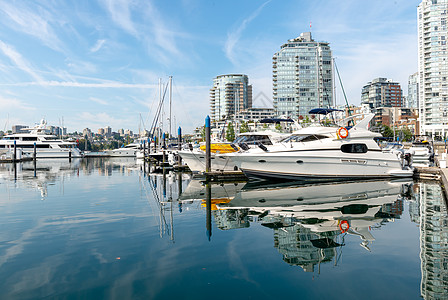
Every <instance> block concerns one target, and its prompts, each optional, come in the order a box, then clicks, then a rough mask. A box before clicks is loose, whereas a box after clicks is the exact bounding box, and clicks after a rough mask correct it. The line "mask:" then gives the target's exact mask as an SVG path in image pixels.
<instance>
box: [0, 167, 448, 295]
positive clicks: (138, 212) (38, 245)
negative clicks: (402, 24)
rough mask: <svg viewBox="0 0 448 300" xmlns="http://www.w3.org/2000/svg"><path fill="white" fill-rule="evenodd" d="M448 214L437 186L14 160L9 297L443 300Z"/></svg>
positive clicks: (5, 270)
mask: <svg viewBox="0 0 448 300" xmlns="http://www.w3.org/2000/svg"><path fill="white" fill-rule="evenodd" d="M180 191H181V192H182V193H179V192H180ZM209 193H210V198H211V201H210V202H211V205H210V206H209V207H210V208H211V210H207V208H206V206H207V205H206V203H207V201H206V198H207V195H208V194H209ZM447 217H448V216H447V209H446V205H445V200H444V198H443V196H442V190H441V187H440V185H438V184H437V183H413V182H408V181H403V182H390V181H371V182H363V183H359V182H348V183H339V184H320V185H305V186H303V185H302V186H300V185H264V186H260V185H254V184H248V185H245V184H244V183H239V184H238V183H235V184H233V183H232V184H225V185H211V186H203V185H201V184H200V182H198V181H196V180H191V178H190V177H189V176H188V175H185V174H180V175H179V174H173V173H168V174H165V176H163V175H162V174H157V175H156V174H154V175H149V176H148V175H146V174H145V173H144V172H143V171H142V165H140V164H137V163H136V162H135V160H132V159H131V160H122V159H109V160H107V159H89V160H84V161H76V160H75V161H72V162H71V163H69V162H68V161H66V160H60V161H59V160H49V161H44V160H42V161H39V162H38V163H37V166H36V169H35V168H34V165H33V163H29V164H19V165H18V166H17V168H16V169H14V168H13V166H12V165H11V164H5V165H0V220H1V229H2V230H1V231H0V278H2V280H1V281H0V299H40V298H48V299H52V298H57V299H61V298H62V299H176V298H178V299H280V298H283V297H284V298H289V299H291V298H294V299H419V298H421V297H423V298H425V299H443V298H446V297H447V295H448V279H447V278H448V267H447V264H448V245H447V243H448V218H447Z"/></svg>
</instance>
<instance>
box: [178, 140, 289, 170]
mask: <svg viewBox="0 0 448 300" xmlns="http://www.w3.org/2000/svg"><path fill="white" fill-rule="evenodd" d="M287 135H289V134H285V133H278V132H275V131H258V132H245V133H241V134H239V135H238V137H237V138H236V139H235V141H234V142H233V143H232V144H231V143H213V144H212V145H211V171H234V170H235V169H236V165H235V164H234V163H232V161H231V160H230V159H229V157H228V156H225V155H222V154H225V153H231V152H235V151H239V149H241V148H242V149H249V148H250V147H256V146H257V145H259V144H262V145H273V144H275V143H277V142H278V141H280V140H281V139H283V138H285V137H286V136H287ZM178 154H179V155H180V157H181V158H182V160H183V161H184V162H185V163H186V164H187V166H188V167H189V168H190V170H191V171H192V172H193V173H201V172H205V146H201V147H200V148H196V149H194V148H192V149H191V150H182V151H179V152H178Z"/></svg>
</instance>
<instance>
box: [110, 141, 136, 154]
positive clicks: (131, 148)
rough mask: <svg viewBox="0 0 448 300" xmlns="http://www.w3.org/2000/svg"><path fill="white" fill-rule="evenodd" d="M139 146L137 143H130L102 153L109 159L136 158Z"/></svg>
mask: <svg viewBox="0 0 448 300" xmlns="http://www.w3.org/2000/svg"><path fill="white" fill-rule="evenodd" d="M139 147H140V145H139V144H137V143H131V144H129V145H126V146H123V147H121V148H117V149H112V150H107V151H104V152H105V155H107V156H110V157H136V156H137V152H138V151H139V149H140V148H139Z"/></svg>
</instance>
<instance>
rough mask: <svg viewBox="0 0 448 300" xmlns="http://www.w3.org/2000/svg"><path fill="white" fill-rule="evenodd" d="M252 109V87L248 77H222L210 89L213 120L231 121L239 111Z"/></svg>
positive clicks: (215, 80) (232, 75)
mask: <svg viewBox="0 0 448 300" xmlns="http://www.w3.org/2000/svg"><path fill="white" fill-rule="evenodd" d="M251 107H252V85H249V78H248V77H247V75H241V74H229V75H220V76H218V77H216V78H215V79H214V80H213V87H212V88H211V89H210V110H211V116H210V118H211V120H212V121H219V120H225V119H231V118H233V117H234V116H235V115H236V114H238V112H239V111H242V110H244V109H247V108H251Z"/></svg>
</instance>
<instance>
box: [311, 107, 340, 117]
mask: <svg viewBox="0 0 448 300" xmlns="http://www.w3.org/2000/svg"><path fill="white" fill-rule="evenodd" d="M334 111H342V110H340V109H336V108H313V109H312V110H310V111H309V112H308V113H309V114H317V115H328V114H329V113H331V112H334Z"/></svg>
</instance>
